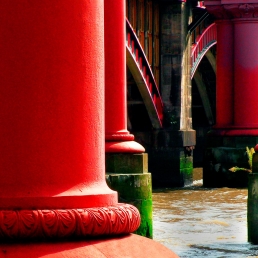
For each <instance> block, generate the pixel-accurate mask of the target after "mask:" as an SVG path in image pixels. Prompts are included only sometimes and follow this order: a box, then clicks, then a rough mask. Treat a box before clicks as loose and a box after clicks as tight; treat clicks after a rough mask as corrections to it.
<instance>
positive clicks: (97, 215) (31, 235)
mask: <svg viewBox="0 0 258 258" xmlns="http://www.w3.org/2000/svg"><path fill="white" fill-rule="evenodd" d="M140 221H141V218H140V213H139V211H138V210H137V208H135V207H134V206H132V205H129V204H118V205H116V206H108V207H101V208H87V209H66V210H0V239H2V240H9V239H13V240H18V239H21V240H23V239H55V238H67V237H89V236H102V235H118V234H126V233H132V232H134V231H135V230H136V229H137V228H138V227H139V226H140Z"/></svg>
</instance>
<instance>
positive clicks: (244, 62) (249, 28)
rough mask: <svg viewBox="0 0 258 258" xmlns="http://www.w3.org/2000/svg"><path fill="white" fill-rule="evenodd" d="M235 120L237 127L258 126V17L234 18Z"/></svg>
mask: <svg viewBox="0 0 258 258" xmlns="http://www.w3.org/2000/svg"><path fill="white" fill-rule="evenodd" d="M234 24H235V26H234V50H235V51H234V75H235V77H234V110H235V112H234V121H235V125H236V126H241V127H246V128H257V127H258V117H257V116H255V115H254V112H255V110H258V102H257V99H256V96H258V48H257V46H258V35H257V33H256V32H257V31H258V20H255V19H253V20H248V19H246V20H241V19H240V20H235V21H234Z"/></svg>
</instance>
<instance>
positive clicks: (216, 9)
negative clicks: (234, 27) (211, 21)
mask: <svg viewBox="0 0 258 258" xmlns="http://www.w3.org/2000/svg"><path fill="white" fill-rule="evenodd" d="M204 4H205V6H206V9H207V11H208V12H209V13H211V14H212V15H213V16H214V17H215V18H216V19H219V20H225V19H257V18H258V1H257V0H253V1H251V0H250V1H245V3H243V1H241V0H235V1H234V0H233V1H227V0H224V1H223V0H221V1H205V2H204Z"/></svg>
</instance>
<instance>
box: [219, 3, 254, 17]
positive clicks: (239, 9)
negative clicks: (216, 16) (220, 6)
mask: <svg viewBox="0 0 258 258" xmlns="http://www.w3.org/2000/svg"><path fill="white" fill-rule="evenodd" d="M224 8H225V9H226V10H227V11H228V12H229V13H230V14H231V15H232V16H233V17H234V18H257V17H258V4H234V5H233V4H232V5H224Z"/></svg>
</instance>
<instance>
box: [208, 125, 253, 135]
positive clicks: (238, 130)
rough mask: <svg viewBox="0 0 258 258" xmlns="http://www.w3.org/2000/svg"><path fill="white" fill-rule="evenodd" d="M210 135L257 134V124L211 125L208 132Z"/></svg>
mask: <svg viewBox="0 0 258 258" xmlns="http://www.w3.org/2000/svg"><path fill="white" fill-rule="evenodd" d="M208 134H209V135H211V136H216V135H217V136H258V126H256V127H252V126H250V127H244V126H243V127H240V126H228V127H226V126H225V127H213V129H212V130H211V131H210V132H209V133H208Z"/></svg>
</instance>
